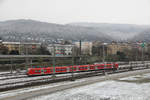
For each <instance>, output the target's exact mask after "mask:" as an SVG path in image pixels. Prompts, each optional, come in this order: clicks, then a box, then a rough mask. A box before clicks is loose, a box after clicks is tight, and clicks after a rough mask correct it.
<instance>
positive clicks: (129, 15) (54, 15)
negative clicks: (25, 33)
mask: <svg viewBox="0 0 150 100" xmlns="http://www.w3.org/2000/svg"><path fill="white" fill-rule="evenodd" d="M149 11H150V0H0V21H4V20H11V19H34V20H40V21H45V22H52V23H59V24H64V23H70V22H97V23H99V22H100V23H104V22H106V23H128V24H150V13H149Z"/></svg>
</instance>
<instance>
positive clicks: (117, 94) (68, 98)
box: [28, 74, 150, 100]
mask: <svg viewBox="0 0 150 100" xmlns="http://www.w3.org/2000/svg"><path fill="white" fill-rule="evenodd" d="M141 81H142V82H141ZM149 94H150V74H145V75H137V76H132V77H127V78H121V79H119V80H113V81H105V82H99V83H95V84H92V85H88V86H83V87H79V88H73V89H68V90H64V91H61V92H57V93H52V94H49V95H43V96H39V97H34V98H30V99H28V100H149V98H150V95H149Z"/></svg>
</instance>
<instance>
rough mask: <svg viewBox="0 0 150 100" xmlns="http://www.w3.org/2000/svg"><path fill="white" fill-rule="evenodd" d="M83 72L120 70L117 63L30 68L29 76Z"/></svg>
mask: <svg viewBox="0 0 150 100" xmlns="http://www.w3.org/2000/svg"><path fill="white" fill-rule="evenodd" d="M72 69H73V72H82V71H94V70H104V69H106V70H116V69H118V64H117V63H111V64H90V65H74V66H73V67H72V66H62V67H55V69H53V67H43V68H28V70H27V75H28V76H36V75H49V74H53V71H55V74H60V73H69V72H72Z"/></svg>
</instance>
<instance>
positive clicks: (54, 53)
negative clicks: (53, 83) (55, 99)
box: [53, 44, 56, 78]
mask: <svg viewBox="0 0 150 100" xmlns="http://www.w3.org/2000/svg"><path fill="white" fill-rule="evenodd" d="M55 55H56V52H55V45H54V44H53V77H54V78H55V77H56V76H55Z"/></svg>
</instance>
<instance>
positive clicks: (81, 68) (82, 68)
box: [79, 67, 87, 70]
mask: <svg viewBox="0 0 150 100" xmlns="http://www.w3.org/2000/svg"><path fill="white" fill-rule="evenodd" d="M84 69H87V67H80V68H79V70H84Z"/></svg>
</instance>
